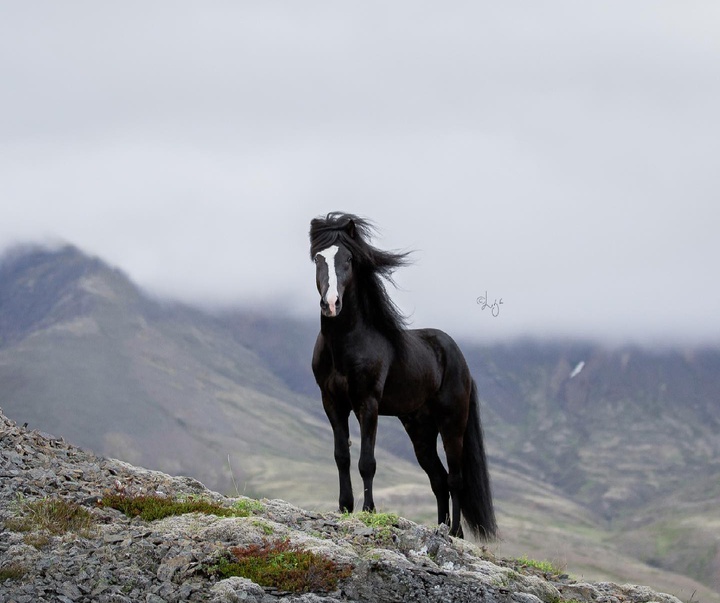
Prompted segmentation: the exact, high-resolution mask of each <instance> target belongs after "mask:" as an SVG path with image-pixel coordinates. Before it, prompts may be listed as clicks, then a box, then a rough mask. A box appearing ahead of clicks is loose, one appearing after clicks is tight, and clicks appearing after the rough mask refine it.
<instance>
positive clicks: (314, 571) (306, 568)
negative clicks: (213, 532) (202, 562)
mask: <svg viewBox="0 0 720 603" xmlns="http://www.w3.org/2000/svg"><path fill="white" fill-rule="evenodd" d="M229 553H230V555H228V556H226V557H222V558H221V559H220V560H219V561H218V562H217V563H216V564H215V565H214V566H213V567H212V568H210V569H209V573H210V574H212V575H215V576H218V577H219V578H221V579H225V578H229V577H231V576H239V577H242V578H248V579H249V580H252V581H253V582H255V583H256V584H259V585H260V586H265V587H271V588H277V589H278V590H281V591H288V592H297V593H301V592H331V591H334V590H335V589H336V588H337V585H338V582H339V581H340V580H342V579H344V578H347V577H348V576H349V575H350V573H351V571H352V570H351V568H349V567H341V566H340V565H339V564H338V563H336V562H335V561H333V560H332V559H327V558H325V557H323V556H322V555H318V554H317V553H313V552H312V551H306V550H303V549H301V548H299V547H297V546H294V545H292V544H291V543H290V541H288V540H274V541H269V540H264V541H263V542H262V544H253V545H249V546H246V547H233V548H231V549H230V550H229Z"/></svg>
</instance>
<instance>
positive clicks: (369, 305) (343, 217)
mask: <svg viewBox="0 0 720 603" xmlns="http://www.w3.org/2000/svg"><path fill="white" fill-rule="evenodd" d="M375 232H376V229H375V227H374V225H373V224H372V222H370V221H369V220H367V219H365V218H360V217H358V216H355V215H353V214H346V213H342V212H331V213H329V214H327V215H326V216H325V217H319V218H315V219H313V220H312V221H311V222H310V258H311V259H313V258H314V257H315V255H316V254H317V253H318V252H319V251H322V250H323V249H326V248H328V247H330V245H336V244H338V243H340V244H342V245H344V246H345V247H347V248H348V249H349V250H350V252H351V253H352V254H353V263H354V265H355V270H356V274H357V280H358V293H359V297H360V300H361V311H362V312H363V314H364V316H365V317H366V318H368V319H369V320H370V321H371V323H372V324H373V326H374V327H375V328H376V329H378V330H379V331H380V332H381V333H383V334H384V335H386V336H387V337H388V338H389V339H390V341H391V343H392V344H393V346H394V347H395V349H396V351H398V352H401V351H402V347H403V346H402V340H403V337H402V332H403V330H404V329H405V328H406V319H405V317H404V316H403V314H402V313H401V312H400V310H399V308H398V307H397V306H396V305H395V303H394V302H393V301H392V299H390V296H389V295H388V293H387V291H386V290H385V286H384V285H383V283H382V279H385V280H387V281H389V282H390V283H393V280H392V273H393V271H394V270H395V269H396V268H399V267H400V266H405V265H407V264H408V263H409V260H408V255H409V253H408V252H394V251H382V250H380V249H377V248H376V247H373V246H372V245H371V244H370V243H369V242H368V239H370V238H372V235H373V234H374V233H375ZM393 284H394V283H393Z"/></svg>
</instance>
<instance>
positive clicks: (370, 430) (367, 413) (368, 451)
mask: <svg viewBox="0 0 720 603" xmlns="http://www.w3.org/2000/svg"><path fill="white" fill-rule="evenodd" d="M357 418H358V422H359V423H360V462H359V463H358V469H359V470H360V477H362V480H363V493H364V500H363V511H374V510H375V501H374V500H373V491H372V487H373V478H374V477H375V469H376V466H377V464H376V462H375V437H376V435H377V424H378V402H377V399H376V398H374V397H368V398H366V399H365V400H364V401H363V402H362V404H360V406H359V408H358V410H357Z"/></svg>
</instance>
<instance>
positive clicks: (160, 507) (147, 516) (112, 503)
mask: <svg viewBox="0 0 720 603" xmlns="http://www.w3.org/2000/svg"><path fill="white" fill-rule="evenodd" d="M99 504H100V506H102V507H109V508H111V509H116V510H118V511H121V512H122V513H125V515H127V516H128V517H140V518H141V519H144V520H145V521H155V520H156V519H163V518H165V517H170V516H172V515H184V514H185V513H205V514H206V515H217V516H219V517H250V515H252V514H253V513H254V512H257V511H260V510H262V508H263V507H262V504H261V503H259V502H257V501H250V502H247V501H239V502H238V503H236V504H235V505H234V506H233V507H223V506H222V505H219V504H217V503H214V502H212V501H209V500H206V499H201V498H190V499H187V500H172V499H169V498H164V497H161V496H157V495H147V496H126V495H124V494H110V495H108V496H105V497H103V499H102V500H101V501H100V503H99Z"/></svg>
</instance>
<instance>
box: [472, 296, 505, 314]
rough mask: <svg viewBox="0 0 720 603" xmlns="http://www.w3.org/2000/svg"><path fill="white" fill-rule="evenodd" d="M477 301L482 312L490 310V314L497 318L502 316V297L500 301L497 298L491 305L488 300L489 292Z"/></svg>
mask: <svg viewBox="0 0 720 603" xmlns="http://www.w3.org/2000/svg"><path fill="white" fill-rule="evenodd" d="M476 301H477V304H478V305H479V306H480V309H481V310H484V309H485V308H490V313H491V314H492V315H493V316H495V317H497V316H498V315H499V314H500V306H502V304H503V300H502V297H501V298H500V300H499V301H498V300H497V298H496V299H495V301H493V302H492V303H490V301H489V299H488V294H487V291H485V295H481V296H480V297H478V298H477V300H476Z"/></svg>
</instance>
